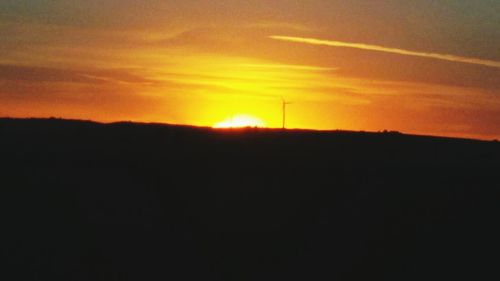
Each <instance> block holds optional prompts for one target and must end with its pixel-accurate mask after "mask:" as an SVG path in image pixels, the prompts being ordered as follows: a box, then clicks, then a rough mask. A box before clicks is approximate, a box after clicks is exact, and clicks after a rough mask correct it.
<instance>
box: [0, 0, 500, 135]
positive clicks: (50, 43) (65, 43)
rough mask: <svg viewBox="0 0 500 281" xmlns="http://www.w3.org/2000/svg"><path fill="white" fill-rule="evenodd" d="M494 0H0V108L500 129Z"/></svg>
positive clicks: (325, 126) (428, 131)
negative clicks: (283, 113) (283, 107)
mask: <svg viewBox="0 0 500 281" xmlns="http://www.w3.org/2000/svg"><path fill="white" fill-rule="evenodd" d="M499 27H500V1H498V0H476V1H470V0H440V1H431V0H418V1H400V0H380V1H368V0H363V1H362V0H351V1H340V0H339V1H337V0H328V1H327V0H308V1H297V0H295V1H292V0H274V1H268V0H246V1H243V0H219V1H203V0H197V1H195V0H183V1H178V0H176V1H171V0H162V1H160V0H119V1H118V0H108V1H97V0H87V1H76V0H65V1H62V0H31V1H28V0H2V1H0V38H1V40H0V116H8V117H60V118H70V119H86V120H95V121H102V122H113V121H122V120H126V121H138V122H162V123H173V124H189V125H198V126H214V125H216V124H221V122H225V120H230V119H231V118H233V119H234V118H235V116H236V117H238V118H239V116H251V118H255V119H259V120H260V121H261V122H262V124H265V126H268V127H281V125H282V104H281V103H282V100H286V101H287V102H290V104H289V105H288V106H287V127H288V128H309V129H322V130H330V129H342V130H364V131H380V130H394V131H401V132H404V133H412V134H424V135H442V136H453V137H468V138H469V137H470V138H479V139H500V125H499V124H500V28H499Z"/></svg>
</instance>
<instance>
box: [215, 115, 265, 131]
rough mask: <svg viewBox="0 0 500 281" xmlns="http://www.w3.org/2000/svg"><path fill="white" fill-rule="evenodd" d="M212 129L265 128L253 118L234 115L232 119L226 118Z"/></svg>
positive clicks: (260, 121)
mask: <svg viewBox="0 0 500 281" xmlns="http://www.w3.org/2000/svg"><path fill="white" fill-rule="evenodd" d="M213 127H214V128H218V129H222V128H245V127H259V128H261V127H265V123H264V122H263V121H262V120H260V119H258V118H256V117H253V116H249V115H243V114H239V115H235V116H233V117H230V118H227V119H226V120H224V121H221V122H218V123H216V124H215V125H214V126H213Z"/></svg>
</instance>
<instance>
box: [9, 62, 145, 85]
mask: <svg viewBox="0 0 500 281" xmlns="http://www.w3.org/2000/svg"><path fill="white" fill-rule="evenodd" d="M0 80H4V81H5V80H9V81H23V82H52V83H57V82H71V83H81V84H102V83H110V82H114V83H127V84H150V83H154V81H153V80H150V79H148V78H145V77H142V76H139V75H136V74H134V73H130V72H129V71H127V70H125V69H93V70H81V71H80V70H72V69H60V68H52V67H39V66H22V65H13V64H0Z"/></svg>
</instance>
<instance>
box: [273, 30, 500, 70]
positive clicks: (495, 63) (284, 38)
mask: <svg viewBox="0 0 500 281" xmlns="http://www.w3.org/2000/svg"><path fill="white" fill-rule="evenodd" d="M270 38H272V39H275V40H281V41H288V42H296V43H304V44H310V45H321V46H330V47H344V48H354V49H361V50H369V51H377V52H385V53H392V54H399V55H405V56H415V57H424V58H432V59H439V60H445V61H453V62H461V63H468V64H476V65H483V66H489V67H495V68H500V62H498V61H493V60H484V59H478V58H469V57H462V56H456V55H450V54H437V53H426V52H416V51H410V50H404V49H398V48H388V47H383V46H377V45H368V44H361V43H349V42H342V41H334V40H322V39H315V38H304V37H293V36H281V35H273V36H270Z"/></svg>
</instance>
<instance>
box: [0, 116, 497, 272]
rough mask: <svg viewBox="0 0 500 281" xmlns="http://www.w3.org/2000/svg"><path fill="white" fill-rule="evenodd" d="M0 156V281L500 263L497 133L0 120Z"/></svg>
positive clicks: (491, 266) (463, 267)
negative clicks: (490, 137) (489, 137)
mask: <svg viewBox="0 0 500 281" xmlns="http://www.w3.org/2000/svg"><path fill="white" fill-rule="evenodd" d="M0 155H1V159H2V167H1V183H2V184H1V186H2V187H1V190H2V191H1V194H2V195H1V198H2V206H3V210H4V211H3V216H4V219H3V220H2V229H3V231H2V232H3V233H4V234H7V235H6V238H5V236H4V239H3V240H2V244H3V245H2V252H3V255H5V256H4V258H5V259H4V261H6V263H4V266H5V270H3V272H2V273H1V274H2V275H3V274H5V275H6V276H7V275H8V276H10V277H8V278H7V277H5V278H2V280H103V281H104V280H106V281H109V280H259V281H262V280H371V279H380V280H452V279H454V278H470V279H471V280H475V279H483V278H482V277H486V276H487V277H488V278H489V279H491V278H492V276H493V278H492V279H495V278H494V276H496V277H498V276H499V274H498V272H497V268H498V250H499V249H500V248H499V247H498V242H497V240H498V238H499V237H500V231H499V230H498V217H499V215H500V212H499V206H500V205H499V198H500V197H499V195H500V192H499V188H500V185H499V179H500V178H499V171H500V170H499V168H500V144H498V142H485V141H475V140H464V139H451V138H437V137H423V136H410V135H404V134H399V133H358V132H314V131H282V130H266V129H247V130H227V131H216V130H212V129H209V128H194V127H183V126H167V125H160V124H133V123H115V124H99V123H93V122H85V121H69V120H58V119H0ZM495 257H496V258H495Z"/></svg>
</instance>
